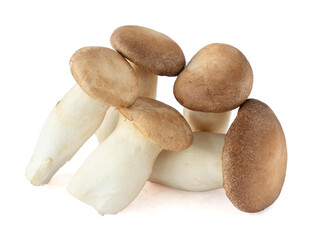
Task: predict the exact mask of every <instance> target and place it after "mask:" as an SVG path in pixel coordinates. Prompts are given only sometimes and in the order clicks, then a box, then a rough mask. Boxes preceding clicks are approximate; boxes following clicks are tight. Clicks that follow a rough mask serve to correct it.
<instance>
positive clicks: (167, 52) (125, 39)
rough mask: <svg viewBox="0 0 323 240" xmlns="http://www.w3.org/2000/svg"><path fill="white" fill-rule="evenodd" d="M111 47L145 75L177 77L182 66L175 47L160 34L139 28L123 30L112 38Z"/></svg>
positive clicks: (115, 33) (181, 56)
mask: <svg viewBox="0 0 323 240" xmlns="http://www.w3.org/2000/svg"><path fill="white" fill-rule="evenodd" d="M110 42H111V45H112V46H113V48H114V49H116V50H117V51H118V52H120V53H121V54H122V55H123V56H124V57H126V58H128V59H129V60H130V61H132V62H134V63H135V64H136V65H138V66H139V67H141V68H143V69H144V70H146V71H148V72H152V73H154V74H156V75H161V76H164V75H165V76H176V75H178V74H179V72H180V71H182V69H183V68H184V66H185V57H184V54H183V51H182V49H181V48H180V47H179V46H178V44H177V43H176V42H175V41H174V40H172V39H171V38H169V37H168V36H166V35H165V34H162V33H160V32H157V31H154V30H152V29H149V28H145V27H140V26H122V27H119V28H117V29H116V30H115V31H114V32H113V33H112V35H111V39H110Z"/></svg>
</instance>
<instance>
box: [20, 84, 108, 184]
mask: <svg viewBox="0 0 323 240" xmlns="http://www.w3.org/2000/svg"><path fill="white" fill-rule="evenodd" d="M107 109H108V106H107V105H105V104H102V103H100V102H98V101H96V100H94V99H93V98H91V97H89V96H88V95H87V94H86V93H85V92H84V91H83V90H82V89H81V88H80V87H79V86H78V85H75V86H74V87H73V88H72V89H71V90H70V91H69V92H68V93H67V94H66V95H65V96H64V97H63V99H62V100H61V101H60V102H59V103H58V104H56V106H55V108H54V109H53V110H52V112H51V113H50V115H49V117H48V118H47V120H46V122H45V124H44V126H43V128H42V130H41V132H40V135H39V138H38V142H37V144H36V147H35V150H34V153H33V156H32V158H31V160H30V162H29V163H28V165H27V167H26V177H27V179H28V180H29V181H30V182H31V183H32V184H33V185H36V186H37V185H43V184H46V183H48V182H49V181H50V179H51V178H52V177H53V175H54V174H55V173H56V172H57V171H58V169H59V168H61V167H62V166H63V165H64V164H65V163H66V162H67V161H69V160H70V159H71V158H72V157H73V155H74V154H75V153H76V152H77V151H78V150H79V148H80V147H81V146H82V145H83V144H84V142H85V141H86V140H87V139H88V138H89V137H90V136H91V135H92V134H93V133H94V132H95V131H96V129H97V128H98V127H99V126H100V124H101V122H102V120H103V118H104V115H105V113H106V111H107Z"/></svg>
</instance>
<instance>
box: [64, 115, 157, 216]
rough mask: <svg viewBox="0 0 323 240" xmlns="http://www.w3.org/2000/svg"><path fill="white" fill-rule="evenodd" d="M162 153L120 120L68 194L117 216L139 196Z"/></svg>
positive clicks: (74, 180)
mask: <svg viewBox="0 0 323 240" xmlns="http://www.w3.org/2000/svg"><path fill="white" fill-rule="evenodd" d="M161 151H162V148H160V147H159V146H158V145H156V144H154V143H152V142H151V141H150V140H148V139H147V138H145V137H144V136H143V135H142V134H141V133H140V132H139V131H138V130H137V129H136V128H135V127H134V126H133V123H132V122H131V121H129V120H126V119H125V118H124V117H122V116H119V121H118V125H117V127H116V128H115V130H114V131H113V132H112V134H111V135H110V136H109V137H108V138H107V139H106V140H105V141H104V142H103V143H102V144H101V145H99V146H98V147H97V149H96V150H94V152H93V153H92V154H91V155H90V156H89V157H88V158H87V160H86V161H85V162H84V164H83V165H82V166H81V168H80V169H79V170H78V171H77V172H76V174H75V175H74V176H73V178H72V180H71V182H70V183H69V185H68V188H67V190H68V191H69V193H71V194H72V195H73V196H74V197H76V198H77V199H79V200H81V201H83V202H85V203H87V204H89V205H91V206H93V207H94V208H95V209H96V210H97V211H98V212H99V213H100V214H102V215H103V214H106V213H109V214H116V213H118V212H119V211H121V210H122V209H124V208H125V207H126V206H128V205H129V203H130V202H132V201H133V200H134V199H135V198H136V196H137V195H138V194H139V192H140V191H141V189H142V188H143V186H144V184H145V183H146V181H147V179H148V178H149V176H150V174H151V171H152V167H153V164H154V161H155V159H156V157H157V156H158V154H159V153H160V152H161ZM93 176H95V177H93Z"/></svg>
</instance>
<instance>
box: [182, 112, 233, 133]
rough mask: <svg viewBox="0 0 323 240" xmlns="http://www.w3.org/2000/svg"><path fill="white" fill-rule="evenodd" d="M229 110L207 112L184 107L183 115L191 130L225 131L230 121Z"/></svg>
mask: <svg viewBox="0 0 323 240" xmlns="http://www.w3.org/2000/svg"><path fill="white" fill-rule="evenodd" d="M231 112H232V111H228V112H223V113H208V112H198V111H192V110H189V109H187V108H184V112H183V115H184V118H185V119H186V121H187V122H188V124H189V125H190V127H191V129H192V131H193V132H214V133H226V132H227V130H228V126H229V123H230V116H231Z"/></svg>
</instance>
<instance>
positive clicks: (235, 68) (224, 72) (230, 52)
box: [174, 43, 253, 112]
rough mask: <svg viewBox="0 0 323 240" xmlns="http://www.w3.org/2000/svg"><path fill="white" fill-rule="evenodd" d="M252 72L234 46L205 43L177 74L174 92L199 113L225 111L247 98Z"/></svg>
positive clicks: (250, 86) (184, 104)
mask: <svg viewBox="0 0 323 240" xmlns="http://www.w3.org/2000/svg"><path fill="white" fill-rule="evenodd" d="M252 83H253V73H252V69H251V66H250V64H249V62H248V60H247V58H246V57H245V56H244V55H243V54H242V53H241V52H240V51H239V50H238V49H237V48H235V47H232V46H230V45H227V44H220V43H214V44H210V45H207V46H205V47H204V48H202V49H201V50H200V51H198V52H197V53H196V54H195V56H194V57H193V58H192V59H191V61H190V62H189V63H188V65H187V66H186V67H185V69H184V70H183V71H182V72H181V73H180V74H179V75H178V77H177V79H176V82H175V84H174V95H175V97H176V99H177V101H178V102H179V103H180V104H182V105H183V106H184V107H186V108H188V109H191V110H195V111H200V112H225V111H229V110H232V109H234V108H236V107H238V106H240V105H241V104H242V103H243V102H244V101H246V99H247V98H248V96H249V94H250V92H251V89H252Z"/></svg>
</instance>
